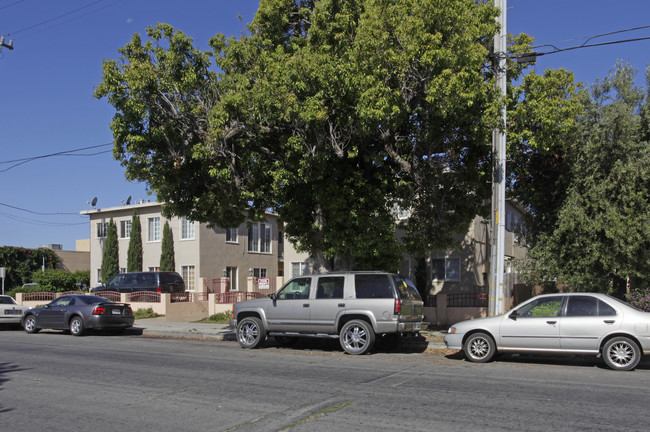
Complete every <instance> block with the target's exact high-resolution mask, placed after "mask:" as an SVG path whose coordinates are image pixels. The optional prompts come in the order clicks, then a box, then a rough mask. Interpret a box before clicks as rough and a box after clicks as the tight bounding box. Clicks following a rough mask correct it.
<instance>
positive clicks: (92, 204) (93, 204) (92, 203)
mask: <svg viewBox="0 0 650 432" xmlns="http://www.w3.org/2000/svg"><path fill="white" fill-rule="evenodd" d="M96 204H97V197H95V198H93V200H92V202H91V203H90V205H91V206H93V208H94V207H95V205H96Z"/></svg>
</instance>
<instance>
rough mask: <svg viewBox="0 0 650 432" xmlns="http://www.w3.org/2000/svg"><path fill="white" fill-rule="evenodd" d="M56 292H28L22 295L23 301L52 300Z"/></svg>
mask: <svg viewBox="0 0 650 432" xmlns="http://www.w3.org/2000/svg"><path fill="white" fill-rule="evenodd" d="M55 296H56V293H53V292H28V293H25V294H24V296H23V300H24V301H52V300H54V297H55Z"/></svg>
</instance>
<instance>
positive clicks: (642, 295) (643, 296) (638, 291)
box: [627, 287, 650, 312]
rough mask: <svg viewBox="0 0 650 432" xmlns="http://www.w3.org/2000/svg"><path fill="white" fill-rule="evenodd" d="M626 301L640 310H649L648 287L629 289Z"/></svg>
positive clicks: (649, 297)
mask: <svg viewBox="0 0 650 432" xmlns="http://www.w3.org/2000/svg"><path fill="white" fill-rule="evenodd" d="M627 301H628V302H629V303H630V304H631V305H632V306H634V307H636V308H639V309H641V310H642V311H646V312H650V287H646V288H635V289H633V290H631V291H630V293H629V294H628V295H627Z"/></svg>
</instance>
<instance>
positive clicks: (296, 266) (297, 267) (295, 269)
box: [291, 262, 309, 277]
mask: <svg viewBox="0 0 650 432" xmlns="http://www.w3.org/2000/svg"><path fill="white" fill-rule="evenodd" d="M308 274H309V266H307V263H305V262H294V263H291V277H296V276H302V275H308Z"/></svg>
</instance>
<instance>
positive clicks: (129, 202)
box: [126, 195, 131, 205]
mask: <svg viewBox="0 0 650 432" xmlns="http://www.w3.org/2000/svg"><path fill="white" fill-rule="evenodd" d="M129 204H131V195H129V197H128V198H127V199H126V205H129Z"/></svg>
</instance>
